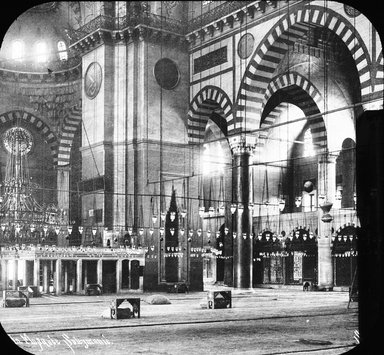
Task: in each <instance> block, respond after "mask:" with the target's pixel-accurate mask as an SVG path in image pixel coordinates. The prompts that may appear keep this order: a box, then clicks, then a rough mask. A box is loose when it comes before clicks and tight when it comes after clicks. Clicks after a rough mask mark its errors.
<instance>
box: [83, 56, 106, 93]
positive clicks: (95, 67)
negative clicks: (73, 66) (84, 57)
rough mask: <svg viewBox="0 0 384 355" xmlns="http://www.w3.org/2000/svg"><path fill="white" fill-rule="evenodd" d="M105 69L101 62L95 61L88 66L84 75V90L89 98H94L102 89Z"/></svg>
mask: <svg viewBox="0 0 384 355" xmlns="http://www.w3.org/2000/svg"><path fill="white" fill-rule="evenodd" d="M102 80H103V71H102V69H101V66H100V64H99V63H96V62H93V63H91V64H90V65H89V66H88V69H87V71H86V72H85V76H84V91H85V95H87V97H88V98H89V99H91V100H92V99H94V98H95V97H96V96H97V94H98V93H99V91H100V87H101V82H102Z"/></svg>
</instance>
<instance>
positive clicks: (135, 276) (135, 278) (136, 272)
mask: <svg viewBox="0 0 384 355" xmlns="http://www.w3.org/2000/svg"><path fill="white" fill-rule="evenodd" d="M139 288H140V263H139V261H138V260H132V261H131V289H132V290H138V289H139Z"/></svg>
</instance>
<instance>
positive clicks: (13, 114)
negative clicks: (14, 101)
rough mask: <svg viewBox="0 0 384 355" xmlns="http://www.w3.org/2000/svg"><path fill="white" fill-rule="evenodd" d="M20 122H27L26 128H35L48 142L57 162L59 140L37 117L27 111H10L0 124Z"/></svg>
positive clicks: (3, 116)
mask: <svg viewBox="0 0 384 355" xmlns="http://www.w3.org/2000/svg"><path fill="white" fill-rule="evenodd" d="M18 121H21V122H25V123H26V126H28V125H31V126H33V127H34V128H35V129H36V131H37V132H38V133H40V135H41V136H42V137H43V139H44V140H45V141H46V142H47V144H48V145H49V147H50V150H51V156H52V158H53V161H54V162H56V161H57V146H58V145H57V138H56V136H55V134H54V133H53V132H52V131H51V130H50V128H49V127H48V125H47V124H45V123H44V122H43V121H42V120H41V119H39V118H37V117H36V116H34V115H32V114H30V113H28V112H25V111H19V110H17V111H10V112H7V113H4V114H2V115H1V116H0V124H5V123H7V122H12V123H17V122H18Z"/></svg>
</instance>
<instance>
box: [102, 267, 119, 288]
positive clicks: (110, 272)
mask: <svg viewBox="0 0 384 355" xmlns="http://www.w3.org/2000/svg"><path fill="white" fill-rule="evenodd" d="M103 292H104V293H115V292H116V261H115V260H103Z"/></svg>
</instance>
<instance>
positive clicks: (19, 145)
mask: <svg viewBox="0 0 384 355" xmlns="http://www.w3.org/2000/svg"><path fill="white" fill-rule="evenodd" d="M3 143H4V147H5V149H6V150H7V151H8V152H9V153H11V154H14V155H18V154H20V155H26V154H28V153H29V152H30V151H31V149H32V144H33V137H32V134H31V132H29V131H28V130H26V129H25V128H22V127H12V128H10V129H8V130H6V131H5V133H4V135H3Z"/></svg>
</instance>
